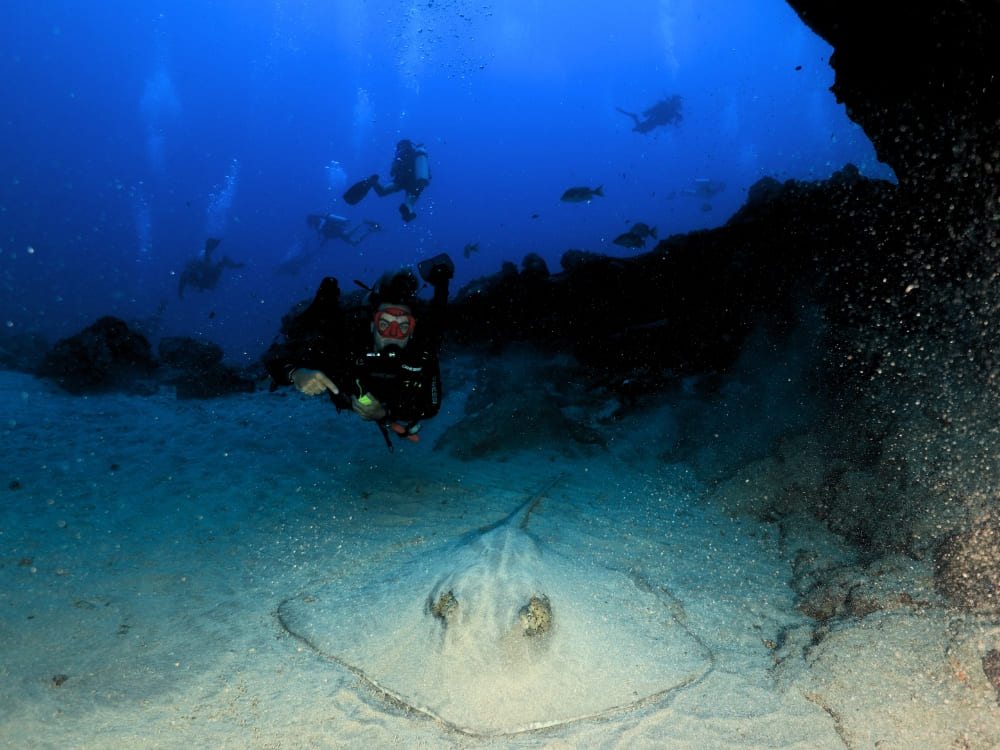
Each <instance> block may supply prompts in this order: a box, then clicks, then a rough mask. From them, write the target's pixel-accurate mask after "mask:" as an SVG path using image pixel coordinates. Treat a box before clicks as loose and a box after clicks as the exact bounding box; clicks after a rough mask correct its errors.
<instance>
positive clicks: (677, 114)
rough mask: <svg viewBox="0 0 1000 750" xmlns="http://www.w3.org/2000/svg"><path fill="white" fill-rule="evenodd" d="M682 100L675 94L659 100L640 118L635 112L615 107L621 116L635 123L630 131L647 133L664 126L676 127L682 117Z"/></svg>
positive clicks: (644, 111)
mask: <svg viewBox="0 0 1000 750" xmlns="http://www.w3.org/2000/svg"><path fill="white" fill-rule="evenodd" d="M682 102H683V100H682V99H681V97H680V96H678V95H677V94H674V95H673V96H671V97H667V98H666V99H660V101H658V102H657V103H656V104H654V105H653V106H652V107H650V108H649V109H646V110H643V113H642V117H641V118H640V116H639V115H638V114H636V113H635V112H627V111H626V110H624V109H622V108H621V107H615V109H616V110H618V111H619V112H621V113H622V114H623V115H628V116H629V117H631V118H632V119H633V120H634V121H635V127H633V128H632V131H633V132H635V133H648V132H650V131H651V130H655V129H656V128H659V127H662V126H664V125H676V124H677V123H679V122H680V121H681V120H682V119H683V117H682V115H681V104H682Z"/></svg>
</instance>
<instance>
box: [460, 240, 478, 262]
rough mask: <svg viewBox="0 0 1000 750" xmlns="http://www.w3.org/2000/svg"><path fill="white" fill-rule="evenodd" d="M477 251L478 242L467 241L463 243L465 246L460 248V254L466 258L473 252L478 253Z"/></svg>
mask: <svg viewBox="0 0 1000 750" xmlns="http://www.w3.org/2000/svg"><path fill="white" fill-rule="evenodd" d="M478 252H479V243H478V242H467V243H466V244H465V248H464V249H463V250H462V255H464V256H465V257H466V258H468V257H469V256H470V255H472V254H473V253H478Z"/></svg>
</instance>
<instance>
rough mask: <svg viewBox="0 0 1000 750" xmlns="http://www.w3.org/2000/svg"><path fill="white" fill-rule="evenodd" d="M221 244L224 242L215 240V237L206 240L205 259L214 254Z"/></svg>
mask: <svg viewBox="0 0 1000 750" xmlns="http://www.w3.org/2000/svg"><path fill="white" fill-rule="evenodd" d="M220 242H222V240H217V239H215V237H209V238H208V239H207V240H205V257H206V258H207V257H208V256H209V255H211V254H212V251H213V250H215V248H217V247H218V246H219V243H220Z"/></svg>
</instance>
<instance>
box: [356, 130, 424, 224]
mask: <svg viewBox="0 0 1000 750" xmlns="http://www.w3.org/2000/svg"><path fill="white" fill-rule="evenodd" d="M389 175H390V177H392V182H390V183H389V184H388V185H381V184H380V183H379V178H378V175H377V174H373V175H372V176H371V177H369V178H367V179H365V180H362V181H361V182H358V183H355V184H354V185H352V186H351V187H349V188H348V189H347V192H346V193H344V200H345V201H346V202H347V203H348V204H350V205H352V206H353V205H355V204H356V203H359V202H360V201H361V200H362V199H363V198H364V197H365V196H366V195H368V191H369V190H371V189H372V188H375V192H376V194H378V196H379V197H380V198H381V197H384V196H386V195H391V194H393V193H398V192H399V191H401V190H404V191H406V198H405V199H404V200H403V202H402V203H400V204H399V214H400V216H402V217H403V221H406V222H410V221H413V220H414V219H415V218H417V214H416V212H415V211H414V210H413V204H414V203H416V202H417V198H419V197H420V194H421V193H422V192H423V191H424V188H426V187H427V186H428V185H429V184H430V182H431V171H430V166H429V162H428V160H427V150H426V149H425V148H424V147H423V144H419V143H418V144H417V145H416V146H414V145H413V142H412V141H409V140H406V139H403V140H401V141H400V142H399V143H397V144H396V155H395V157H393V160H392V166H391V167H390V169H389Z"/></svg>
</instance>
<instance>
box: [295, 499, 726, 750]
mask: <svg viewBox="0 0 1000 750" xmlns="http://www.w3.org/2000/svg"><path fill="white" fill-rule="evenodd" d="M541 497H542V495H541V494H539V495H537V496H535V497H532V498H530V499H529V500H527V501H525V502H524V503H523V504H521V505H520V506H519V507H518V509H517V510H515V511H514V512H513V513H512V514H510V515H509V516H507V517H506V518H505V519H503V520H502V521H499V522H497V523H495V524H493V525H491V526H488V527H486V528H483V529H477V530H474V531H471V532H469V533H467V534H465V535H463V536H461V537H459V538H458V539H456V540H455V541H453V542H452V543H449V544H446V545H444V546H441V547H439V548H437V549H432V550H428V551H424V552H421V553H419V554H417V555H415V556H412V557H407V559H389V560H388V561H386V562H385V563H383V564H380V567H379V569H377V570H372V571H370V572H359V573H358V574H356V575H355V576H354V577H353V578H350V579H348V580H344V579H336V580H331V581H327V582H321V583H318V584H317V585H316V586H315V587H314V588H312V589H310V590H308V591H305V592H303V593H300V594H298V595H297V596H294V597H292V598H290V599H287V600H285V601H284V602H282V603H281V605H280V607H279V609H278V619H279V621H280V623H281V625H282V626H283V627H284V628H285V630H287V632H288V633H290V634H291V635H292V636H294V637H296V638H298V639H299V640H301V641H302V642H303V643H305V644H306V645H308V646H309V647H310V648H312V649H313V650H314V651H316V652H317V653H318V654H320V655H321V656H322V657H324V658H325V659H327V660H329V661H331V662H333V663H335V664H337V665H339V666H340V667H342V668H345V669H348V670H350V671H351V672H352V673H354V674H355V675H357V676H358V677H360V678H361V679H362V680H363V681H364V682H365V683H367V684H368V685H369V686H371V687H372V688H374V689H375V690H376V691H377V693H378V694H380V695H381V697H383V698H385V699H387V701H388V704H389V705H390V706H391V705H395V706H403V707H404V708H405V709H406V710H408V711H409V712H411V713H412V714H415V715H420V716H424V717H428V718H431V719H433V720H435V721H437V722H439V723H441V724H443V725H444V726H446V727H447V728H449V729H452V730H455V731H458V732H462V733H465V734H470V735H477V736H495V735H505V734H515V733H519V732H526V731H531V730H534V729H541V728H545V727H552V726H557V725H560V724H566V723H569V722H573V721H578V720H582V719H593V718H600V717H606V716H611V715H614V714H617V713H621V712H624V711H628V710H631V709H635V708H638V707H640V706H643V705H646V704H649V703H653V702H656V701H660V700H664V699H665V698H666V696H668V695H670V694H671V693H673V692H674V691H676V690H677V689H679V688H682V687H685V686H689V685H691V684H693V683H694V682H696V681H698V680H699V679H700V678H701V677H703V676H704V675H705V674H706V673H707V672H708V671H709V669H710V667H711V663H712V657H711V654H710V653H709V651H708V649H707V648H706V647H705V646H704V645H703V644H702V643H701V642H700V641H699V640H698V639H697V638H696V637H695V636H694V635H693V634H692V633H691V632H690V631H689V630H687V628H686V627H685V626H684V625H683V623H682V619H683V617H682V616H681V617H679V610H680V605H679V604H677V603H676V602H675V601H674V600H673V599H672V597H670V595H669V594H667V593H666V592H665V591H664V590H663V589H662V588H660V587H657V586H653V585H650V584H648V583H646V582H644V581H643V580H642V579H639V578H634V577H629V576H626V575H624V574H621V573H618V572H615V571H612V570H609V569H606V568H602V567H599V566H597V565H595V564H593V563H592V562H589V561H587V560H585V559H580V558H577V557H572V558H570V557H566V556H564V555H562V554H559V553H557V552H555V551H554V550H552V549H546V548H545V547H544V546H543V545H542V544H541V543H540V542H539V541H538V540H537V539H536V538H535V537H534V536H532V535H531V534H529V533H528V532H527V531H526V526H527V524H528V521H529V520H530V518H531V515H532V512H533V511H534V510H535V508H536V506H537V505H538V503H539V501H540V500H541Z"/></svg>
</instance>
